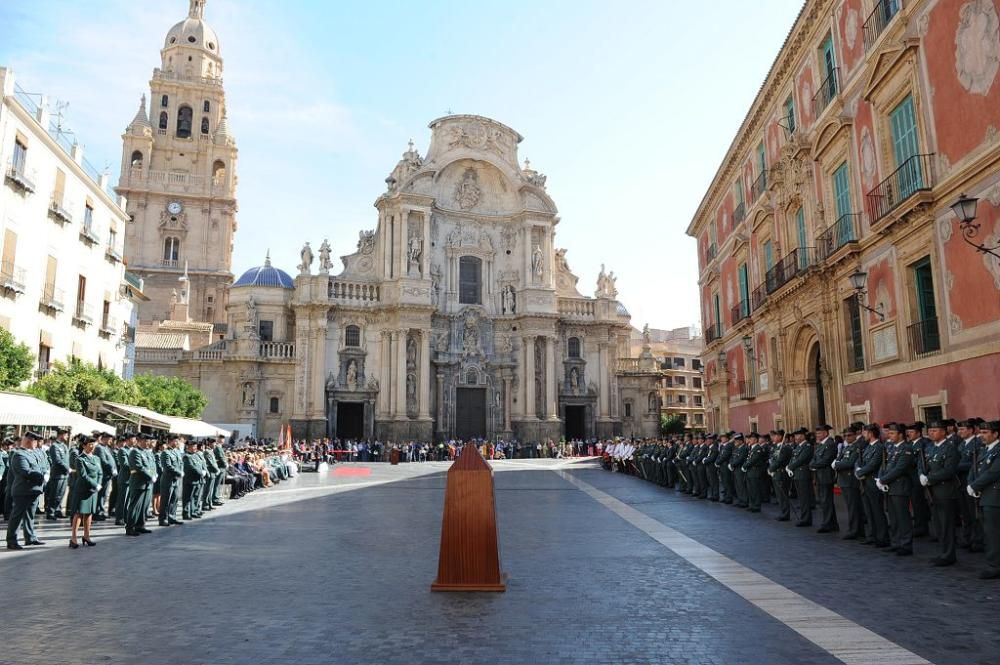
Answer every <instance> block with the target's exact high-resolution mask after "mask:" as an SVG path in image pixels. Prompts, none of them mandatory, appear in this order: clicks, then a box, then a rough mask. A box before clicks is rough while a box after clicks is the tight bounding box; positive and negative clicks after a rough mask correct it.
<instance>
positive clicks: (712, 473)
mask: <svg viewBox="0 0 1000 665" xmlns="http://www.w3.org/2000/svg"><path fill="white" fill-rule="evenodd" d="M703 441H705V445H706V446H707V447H708V453H707V454H706V455H705V460H704V465H705V478H706V479H707V481H708V493H707V496H708V499H709V501H718V500H719V468H718V467H717V466H715V463H716V461H717V460H718V459H719V443H718V441H716V440H715V439H703Z"/></svg>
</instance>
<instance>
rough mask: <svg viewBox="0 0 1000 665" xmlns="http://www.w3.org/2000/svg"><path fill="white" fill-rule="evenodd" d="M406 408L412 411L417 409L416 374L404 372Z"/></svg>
mask: <svg viewBox="0 0 1000 665" xmlns="http://www.w3.org/2000/svg"><path fill="white" fill-rule="evenodd" d="M406 410H407V412H409V413H412V412H414V411H416V410H417V375H416V374H414V373H413V372H407V373H406Z"/></svg>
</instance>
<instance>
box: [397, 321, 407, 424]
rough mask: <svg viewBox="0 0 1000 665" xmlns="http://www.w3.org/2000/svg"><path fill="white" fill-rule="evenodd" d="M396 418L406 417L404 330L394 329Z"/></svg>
mask: <svg viewBox="0 0 1000 665" xmlns="http://www.w3.org/2000/svg"><path fill="white" fill-rule="evenodd" d="M396 335H397V340H396V359H395V362H396V379H395V380H396V385H395V388H396V418H398V419H400V420H402V419H405V418H406V330H397V331H396Z"/></svg>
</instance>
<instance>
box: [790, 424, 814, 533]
mask: <svg viewBox="0 0 1000 665" xmlns="http://www.w3.org/2000/svg"><path fill="white" fill-rule="evenodd" d="M808 434H809V430H807V429H806V428H805V427H801V428H799V429H797V430H795V431H794V432H792V436H794V437H795V450H793V451H792V458H791V459H790V460H788V465H787V466H786V467H785V470H786V471H787V473H788V477H789V478H791V479H792V482H793V483H794V484H795V494H796V496H797V497H798V504H799V505H798V508H799V520H798V521H797V522H796V523H795V526H812V523H813V521H812V504H813V485H812V474H811V473H810V472H809V462H811V461H812V456H813V447H812V444H811V443H810V442H809V441H807V440H806V436H807V435H808Z"/></svg>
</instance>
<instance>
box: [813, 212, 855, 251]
mask: <svg viewBox="0 0 1000 665" xmlns="http://www.w3.org/2000/svg"><path fill="white" fill-rule="evenodd" d="M860 238H861V213H859V212H852V213H847V214H846V215H841V216H840V219H838V220H837V221H836V222H834V223H833V224H831V225H830V227H829V228H827V229H826V230H825V231H823V233H821V234H820V236H819V237H818V238H817V239H816V251H817V252H818V253H819V260H820V261H827V260H829V259H830V258H831V257H832V256H833V255H834V254H836V253H837V252H838V251H839V250H840V249H841V248H843V247H846V246H847V245H849V244H856V243H857V242H858V240H860Z"/></svg>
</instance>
